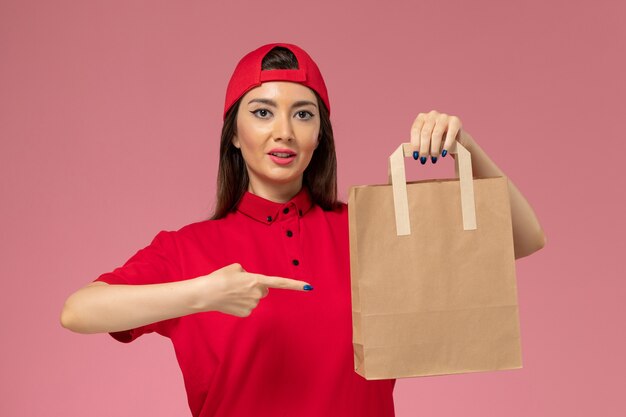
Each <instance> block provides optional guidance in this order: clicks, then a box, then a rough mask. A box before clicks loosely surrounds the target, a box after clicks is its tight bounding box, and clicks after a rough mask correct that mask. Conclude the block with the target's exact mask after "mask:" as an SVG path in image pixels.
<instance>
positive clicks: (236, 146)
mask: <svg viewBox="0 0 626 417" xmlns="http://www.w3.org/2000/svg"><path fill="white" fill-rule="evenodd" d="M231 143H232V144H233V146H235V148H239V146H240V145H239V138H238V137H237V135H233V140H232V141H231Z"/></svg>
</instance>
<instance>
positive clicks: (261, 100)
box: [248, 98, 317, 108]
mask: <svg viewBox="0 0 626 417" xmlns="http://www.w3.org/2000/svg"><path fill="white" fill-rule="evenodd" d="M252 103H263V104H267V105H270V106H273V107H278V106H277V105H276V102H275V101H274V100H271V99H269V98H253V99H252V100H250V101H249V102H248V104H252ZM309 104H311V105H313V106H315V107H317V104H315V103H313V102H312V101H309V100H299V101H296V102H295V103H293V104H292V105H291V108H295V107H300V106H306V105H309Z"/></svg>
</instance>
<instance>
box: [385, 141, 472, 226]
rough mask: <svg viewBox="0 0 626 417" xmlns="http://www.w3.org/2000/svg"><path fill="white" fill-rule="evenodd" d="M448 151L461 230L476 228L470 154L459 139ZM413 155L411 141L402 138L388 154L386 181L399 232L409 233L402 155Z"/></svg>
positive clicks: (403, 156) (404, 156)
mask: <svg viewBox="0 0 626 417" xmlns="http://www.w3.org/2000/svg"><path fill="white" fill-rule="evenodd" d="M448 153H451V154H456V155H457V157H456V158H455V164H454V173H455V175H456V177H457V178H459V185H460V189H461V212H462V215H463V230H475V229H476V208H475V202H474V181H473V180H474V177H473V174H472V156H471V155H470V153H469V151H468V150H467V148H465V147H464V146H463V145H461V144H460V143H459V142H458V141H456V140H455V141H454V142H453V143H452V146H451V147H450V149H449V150H448ZM406 157H411V158H412V157H413V145H412V144H411V143H408V142H405V143H401V144H400V145H399V146H398V148H397V149H396V150H395V151H393V153H392V154H391V155H390V156H389V165H388V176H389V184H391V185H392V188H393V204H394V210H395V214H396V233H397V235H398V236H406V235H410V234H411V223H410V221H409V202H408V197H407V192H406V174H405V171H404V158H406Z"/></svg>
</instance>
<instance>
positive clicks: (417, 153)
mask: <svg viewBox="0 0 626 417" xmlns="http://www.w3.org/2000/svg"><path fill="white" fill-rule="evenodd" d="M419 157H420V153H419V152H418V151H413V159H415V160H417V158H419Z"/></svg>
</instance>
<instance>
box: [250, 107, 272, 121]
mask: <svg viewBox="0 0 626 417" xmlns="http://www.w3.org/2000/svg"><path fill="white" fill-rule="evenodd" d="M259 112H263V113H259ZM250 113H252V114H254V115H256V116H257V117H260V118H261V119H267V117H265V115H266V114H267V113H270V111H269V110H267V109H257V110H254V111H251V112H250ZM257 113H259V114H257Z"/></svg>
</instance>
